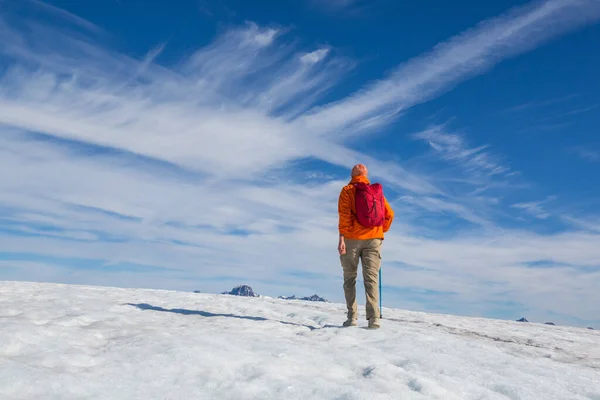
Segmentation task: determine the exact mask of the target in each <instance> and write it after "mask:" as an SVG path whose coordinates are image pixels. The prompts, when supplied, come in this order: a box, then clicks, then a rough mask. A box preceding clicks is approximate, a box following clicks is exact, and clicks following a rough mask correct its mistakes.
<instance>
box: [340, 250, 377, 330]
mask: <svg viewBox="0 0 600 400" xmlns="http://www.w3.org/2000/svg"><path fill="white" fill-rule="evenodd" d="M382 243H383V240H381V239H368V240H353V239H346V254H342V255H341V256H340V261H341V264H342V268H343V270H344V295H345V297H346V306H347V307H348V318H352V319H358V318H357V317H358V313H357V311H358V310H357V305H356V277H357V275H358V272H357V271H358V262H359V260H360V261H361V262H362V272H363V280H364V283H365V295H366V300H367V302H366V312H367V319H371V318H379V316H380V313H379V268H380V267H381V245H382Z"/></svg>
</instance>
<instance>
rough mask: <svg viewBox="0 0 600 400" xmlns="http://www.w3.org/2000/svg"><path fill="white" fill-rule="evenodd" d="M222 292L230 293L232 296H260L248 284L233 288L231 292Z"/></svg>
mask: <svg viewBox="0 0 600 400" xmlns="http://www.w3.org/2000/svg"><path fill="white" fill-rule="evenodd" d="M222 294H229V295H232V296H243V297H260V295H258V294H256V293H254V290H252V288H251V287H250V286H248V285H240V286H236V287H234V288H233V290H232V291H231V292H223V293H222Z"/></svg>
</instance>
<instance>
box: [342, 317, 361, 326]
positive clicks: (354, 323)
mask: <svg viewBox="0 0 600 400" xmlns="http://www.w3.org/2000/svg"><path fill="white" fill-rule="evenodd" d="M343 326H344V327H349V326H358V322H357V321H356V320H355V319H352V318H348V319H347V320H346V321H344V324H343Z"/></svg>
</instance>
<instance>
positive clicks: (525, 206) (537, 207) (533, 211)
mask: <svg viewBox="0 0 600 400" xmlns="http://www.w3.org/2000/svg"><path fill="white" fill-rule="evenodd" d="M553 200H556V196H549V197H548V198H547V199H546V200H543V201H531V202H526V203H517V204H513V205H512V206H511V207H512V208H516V209H519V210H523V211H524V212H526V213H527V214H529V215H531V216H533V217H535V218H537V219H547V218H549V217H550V215H551V214H550V213H549V212H548V211H547V210H546V208H545V207H544V205H545V204H547V203H549V202H551V201H553Z"/></svg>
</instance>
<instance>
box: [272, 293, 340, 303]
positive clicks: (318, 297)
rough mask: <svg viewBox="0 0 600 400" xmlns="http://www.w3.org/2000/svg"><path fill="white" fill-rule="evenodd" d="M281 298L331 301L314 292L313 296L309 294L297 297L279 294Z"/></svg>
mask: <svg viewBox="0 0 600 400" xmlns="http://www.w3.org/2000/svg"><path fill="white" fill-rule="evenodd" d="M279 298H280V299H282V300H304V301H320V302H323V303H329V302H328V301H327V300H325V299H324V298H322V297H321V296H319V295H317V294H313V295H312V296H308V297H296V296H295V295H292V296H279Z"/></svg>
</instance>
